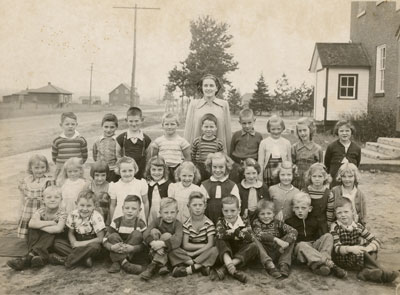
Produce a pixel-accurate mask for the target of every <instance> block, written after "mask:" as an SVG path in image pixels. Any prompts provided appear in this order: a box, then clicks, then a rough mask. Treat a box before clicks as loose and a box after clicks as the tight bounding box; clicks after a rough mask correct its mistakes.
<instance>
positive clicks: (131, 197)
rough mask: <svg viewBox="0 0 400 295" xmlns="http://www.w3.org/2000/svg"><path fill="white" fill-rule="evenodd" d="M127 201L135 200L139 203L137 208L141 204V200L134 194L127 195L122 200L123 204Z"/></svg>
mask: <svg viewBox="0 0 400 295" xmlns="http://www.w3.org/2000/svg"><path fill="white" fill-rule="evenodd" d="M128 202H136V203H138V204H139V208H140V206H141V205H142V201H141V200H140V198H139V197H138V196H136V195H127V196H126V198H125V200H124V205H125V203H128Z"/></svg>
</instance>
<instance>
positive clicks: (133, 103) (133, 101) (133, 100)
mask: <svg viewBox="0 0 400 295" xmlns="http://www.w3.org/2000/svg"><path fill="white" fill-rule="evenodd" d="M113 8H120V9H134V10H135V14H134V26H133V61H132V77H131V95H130V105H131V106H137V105H138V101H137V99H136V95H135V71H136V16H137V11H138V9H142V10H160V8H159V7H139V6H137V4H135V7H128V6H115V7H113Z"/></svg>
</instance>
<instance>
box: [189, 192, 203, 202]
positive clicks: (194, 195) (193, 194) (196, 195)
mask: <svg viewBox="0 0 400 295" xmlns="http://www.w3.org/2000/svg"><path fill="white" fill-rule="evenodd" d="M195 199H198V200H202V201H203V202H204V204H206V203H207V200H206V197H205V196H204V194H203V193H201V192H197V191H194V192H191V193H190V195H189V201H188V205H190V204H191V203H192V201H193V200H195Z"/></svg>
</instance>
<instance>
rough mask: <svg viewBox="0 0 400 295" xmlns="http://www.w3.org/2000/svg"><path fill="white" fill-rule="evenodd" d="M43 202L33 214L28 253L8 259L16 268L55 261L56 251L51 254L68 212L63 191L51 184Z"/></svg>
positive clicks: (36, 265) (11, 265) (9, 264)
mask: <svg viewBox="0 0 400 295" xmlns="http://www.w3.org/2000/svg"><path fill="white" fill-rule="evenodd" d="M43 204H44V207H41V208H40V209H38V210H37V211H35V213H34V214H33V215H32V218H31V219H30V221H29V230H28V254H26V255H25V256H23V257H22V258H14V259H11V260H8V261H7V265H8V266H9V267H11V268H12V269H15V270H23V269H25V268H28V267H37V268H39V267H43V266H44V265H45V264H47V262H50V263H53V259H52V257H53V255H55V254H54V253H51V254H49V251H50V249H51V248H52V246H53V244H54V239H55V237H56V235H57V234H60V233H62V232H63V231H64V226H65V222H66V219H67V213H66V212H65V210H64V209H63V208H61V191H60V189H59V188H58V187H56V186H49V187H47V188H46V189H45V190H44V192H43Z"/></svg>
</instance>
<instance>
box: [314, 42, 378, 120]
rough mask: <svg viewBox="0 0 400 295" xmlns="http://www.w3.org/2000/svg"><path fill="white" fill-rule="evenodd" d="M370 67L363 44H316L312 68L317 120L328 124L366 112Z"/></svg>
mask: <svg viewBox="0 0 400 295" xmlns="http://www.w3.org/2000/svg"><path fill="white" fill-rule="evenodd" d="M370 67H371V66H370V62H369V60H368V57H367V54H366V52H365V51H364V49H363V47H362V45H361V44H360V43H357V44H355V43H316V44H315V47H314V52H313V56H312V59H311V65H310V68H309V71H310V72H312V73H315V93H314V119H315V120H316V121H323V122H324V123H327V122H328V121H337V120H339V119H340V117H341V115H342V114H343V113H354V114H356V113H361V112H366V111H367V107H368V87H369V70H370Z"/></svg>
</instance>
